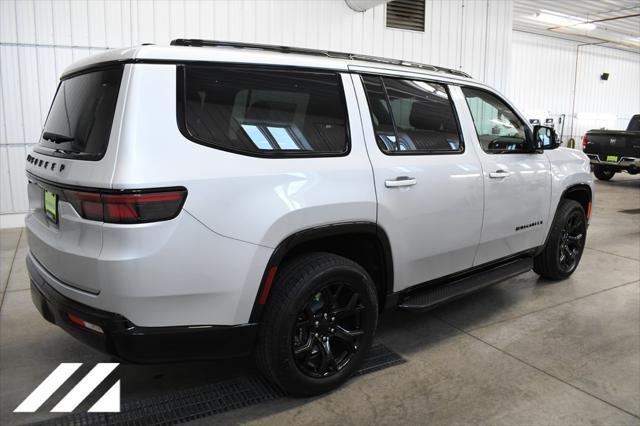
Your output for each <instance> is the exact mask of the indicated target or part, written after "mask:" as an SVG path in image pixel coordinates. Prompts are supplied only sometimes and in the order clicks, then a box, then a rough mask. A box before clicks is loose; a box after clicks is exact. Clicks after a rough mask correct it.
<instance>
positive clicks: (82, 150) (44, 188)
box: [26, 65, 127, 293]
mask: <svg viewBox="0 0 640 426" xmlns="http://www.w3.org/2000/svg"><path fill="white" fill-rule="evenodd" d="M125 68H126V67H125V66H123V65H118V66H114V67H109V68H101V69H99V70H94V71H88V72H86V73H83V74H80V75H76V76H71V77H70V78H65V79H63V80H62V81H61V83H60V85H59V87H58V91H57V92H56V95H55V97H54V101H53V104H52V106H51V109H50V111H49V115H48V117H47V121H46V123H45V126H44V130H43V133H42V137H41V140H40V142H39V144H38V145H36V146H35V147H34V148H33V150H32V151H31V152H30V153H29V155H28V156H27V166H26V170H27V177H28V180H29V184H28V194H29V207H30V210H31V214H29V215H28V217H27V219H26V225H27V232H28V243H29V249H30V251H31V253H32V255H33V256H34V258H35V259H36V261H37V262H39V263H40V264H41V265H42V266H43V267H44V268H45V269H47V271H49V272H50V273H51V274H52V275H53V276H55V277H56V278H58V279H59V280H60V281H62V282H64V283H65V284H67V285H69V286H72V287H75V288H78V289H80V290H83V291H87V292H90V293H99V291H100V288H99V284H98V280H97V279H93V280H92V279H91V277H95V275H96V261H97V258H98V256H99V255H100V251H101V250H102V222H99V221H91V220H86V219H84V218H82V217H81V216H80V215H79V214H78V212H77V211H76V210H75V209H74V207H73V206H72V205H71V203H70V199H69V196H68V193H67V192H65V191H69V190H72V189H74V188H82V189H86V188H102V189H108V188H111V181H112V177H113V173H114V168H115V164H116V154H117V145H118V134H119V128H120V119H119V117H120V116H121V115H122V111H123V105H124V102H125V99H124V98H125V95H124V92H125V90H121V89H122V88H123V87H124V86H125V84H123V82H124V81H126V79H125V78H124V76H125V75H127V73H126V72H125Z"/></svg>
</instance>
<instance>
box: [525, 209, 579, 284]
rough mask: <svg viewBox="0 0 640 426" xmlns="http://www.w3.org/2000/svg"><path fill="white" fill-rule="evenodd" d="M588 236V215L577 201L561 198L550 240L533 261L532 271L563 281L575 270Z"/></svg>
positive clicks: (550, 232) (550, 231) (544, 276)
mask: <svg viewBox="0 0 640 426" xmlns="http://www.w3.org/2000/svg"><path fill="white" fill-rule="evenodd" d="M586 237H587V217H586V214H585V212H584V209H583V208H582V206H581V205H580V203H578V202H577V201H574V200H561V201H560V204H559V205H558V209H557V210H556V215H555V218H554V220H553V224H552V225H551V229H550V230H549V236H548V238H547V243H546V244H545V247H544V249H543V250H542V252H541V253H540V254H539V255H537V256H536V257H535V258H534V260H533V270H534V271H535V272H536V273H537V274H539V275H540V276H542V277H543V278H547V279H550V280H563V279H565V278H567V277H569V276H570V275H571V274H572V273H573V271H575V270H576V268H577V267H578V264H579V263H580V259H581V258H582V253H583V251H584V245H585V241H586Z"/></svg>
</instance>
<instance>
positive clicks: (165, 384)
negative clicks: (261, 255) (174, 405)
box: [120, 280, 553, 424]
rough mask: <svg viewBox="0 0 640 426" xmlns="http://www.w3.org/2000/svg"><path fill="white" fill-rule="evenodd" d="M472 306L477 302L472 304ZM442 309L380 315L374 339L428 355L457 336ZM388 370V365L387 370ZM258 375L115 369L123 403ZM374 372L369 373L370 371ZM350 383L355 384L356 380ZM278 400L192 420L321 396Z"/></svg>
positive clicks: (480, 315)
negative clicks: (117, 373)
mask: <svg viewBox="0 0 640 426" xmlns="http://www.w3.org/2000/svg"><path fill="white" fill-rule="evenodd" d="M551 284H553V282H547V281H543V280H539V282H538V285H551ZM508 293H509V292H508V291H506V290H505V289H500V288H495V287H490V288H488V289H485V290H483V291H480V292H478V293H476V294H475V295H474V296H471V297H476V298H478V297H479V298H481V299H483V300H486V301H487V303H486V310H484V311H478V310H477V309H474V310H473V313H472V315H473V316H474V318H475V319H476V320H477V321H478V323H482V322H483V321H485V319H486V318H485V317H486V316H489V315H491V312H492V311H493V310H495V309H496V307H499V306H508V304H509V303H510V302H513V300H514V299H513V297H511V296H509V295H508ZM476 303H477V302H476ZM466 304H467V301H466V299H464V298H463V299H459V300H457V301H454V302H451V303H449V304H448V305H447V306H446V309H448V310H464V309H465V305H466ZM442 309H443V308H439V309H436V310H432V311H426V312H417V313H413V312H401V311H388V312H386V313H385V314H384V315H382V317H381V319H380V323H379V327H378V332H377V337H376V340H377V341H378V342H380V343H383V344H384V345H386V346H387V347H388V348H390V349H392V350H393V351H395V352H397V353H399V354H400V355H402V356H403V357H405V359H407V360H408V361H409V362H411V357H412V355H413V354H415V353H418V352H422V351H428V350H429V348H430V347H433V346H436V345H439V344H442V343H446V341H447V340H448V339H451V338H454V337H456V336H460V335H461V334H462V333H463V332H462V331H461V330H459V329H457V328H455V327H453V326H451V325H449V324H447V323H446V322H445V321H443V320H441V319H439V318H438V316H437V314H438V312H439V311H441V310H442ZM390 368H394V367H390ZM257 374H259V372H258V370H257V368H256V366H255V363H254V361H253V359H252V358H251V357H247V358H243V359H235V360H219V361H213V362H190V363H175V364H158V365H132V364H124V365H122V366H121V371H120V375H121V378H122V386H123V388H122V393H123V395H122V396H123V403H132V402H135V401H138V400H142V399H147V398H154V397H158V396H161V395H162V394H163V393H166V394H169V393H175V392H177V391H180V390H187V389H191V388H195V387H199V386H204V385H207V384H211V383H216V382H221V381H224V380H227V379H232V378H236V377H238V376H246V375H257ZM374 374H375V373H374ZM351 380H352V381H357V380H361V379H360V378H359V377H355V378H353V379H351ZM325 396H326V395H322V396H318V397H314V398H287V397H285V398H279V399H276V400H273V401H270V402H268V403H261V404H257V405H253V406H250V407H247V408H245V409H240V410H235V411H229V412H226V413H221V414H216V415H214V416H212V417H206V418H203V419H200V420H198V421H195V423H202V424H208V423H210V422H211V421H216V422H222V423H226V422H231V423H237V422H244V421H249V420H256V419H260V418H262V417H265V416H269V415H272V414H277V413H279V412H282V411H285V410H290V409H294V408H298V407H301V406H303V405H305V404H308V403H311V402H312V401H315V400H318V399H321V398H324V397H325Z"/></svg>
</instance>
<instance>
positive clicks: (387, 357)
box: [37, 343, 405, 426]
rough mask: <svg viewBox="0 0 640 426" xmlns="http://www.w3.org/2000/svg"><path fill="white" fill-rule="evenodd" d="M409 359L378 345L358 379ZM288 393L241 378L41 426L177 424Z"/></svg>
mask: <svg viewBox="0 0 640 426" xmlns="http://www.w3.org/2000/svg"><path fill="white" fill-rule="evenodd" d="M404 362H405V359H404V358H402V357H401V356H400V355H399V354H397V353H395V352H393V351H392V350H391V349H389V348H387V347H386V346H384V345H382V344H380V343H377V344H374V345H373V346H372V347H371V349H370V351H369V353H368V354H367V357H366V358H365V360H364V362H363V365H362V367H361V368H360V369H359V370H358V371H356V373H355V376H360V375H363V374H367V373H371V372H374V371H378V370H382V369H384V368H387V367H391V366H394V365H398V364H402V363H404ZM283 396H285V394H284V393H283V392H282V391H281V390H279V389H278V388H276V387H275V386H273V385H272V384H271V383H269V382H268V381H266V380H265V379H263V378H262V377H258V376H241V377H237V378H234V379H230V380H225V381H221V382H217V383H213V384H210V385H205V386H198V387H195V388H191V389H185V390H181V391H176V392H170V393H166V394H164V395H161V396H157V397H153V398H147V399H142V400H139V401H134V402H130V403H124V404H122V407H121V411H120V412H119V413H76V414H71V415H68V416H63V417H58V418H56V419H52V420H48V421H45V422H41V423H37V424H38V425H47V426H48V425H77V426H89V425H173V424H177V423H184V422H188V421H191V420H195V419H200V418H203V417H208V416H212V415H215V414H219V413H223V412H226V411H231V410H235V409H238V408H244V407H249V406H251V405H255V404H259V403H261V402H265V401H270V400H273V399H277V398H281V397H283Z"/></svg>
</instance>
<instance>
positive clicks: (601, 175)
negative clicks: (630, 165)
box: [593, 166, 616, 180]
mask: <svg viewBox="0 0 640 426" xmlns="http://www.w3.org/2000/svg"><path fill="white" fill-rule="evenodd" d="M593 174H594V175H596V177H597V178H598V179H599V180H611V178H612V177H613V175H615V174H616V172H615V170H611V169H605V168H602V167H600V166H595V167H594V168H593Z"/></svg>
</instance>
